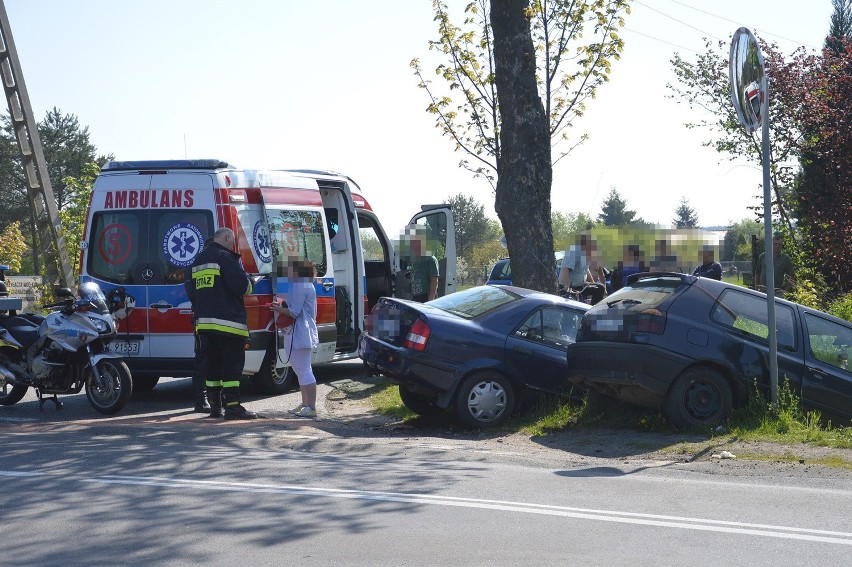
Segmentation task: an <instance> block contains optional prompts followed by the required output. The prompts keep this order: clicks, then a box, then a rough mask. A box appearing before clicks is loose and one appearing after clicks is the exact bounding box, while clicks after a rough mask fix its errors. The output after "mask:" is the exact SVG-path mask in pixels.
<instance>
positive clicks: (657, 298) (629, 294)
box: [604, 276, 683, 306]
mask: <svg viewBox="0 0 852 567" xmlns="http://www.w3.org/2000/svg"><path fill="white" fill-rule="evenodd" d="M682 283H683V281H682V280H681V279H680V278H678V277H673V276H668V277H659V278H644V279H641V280H638V281H636V282H633V283H631V284H628V285H626V286H624V287H623V288H621V289H620V290H618V291H616V292H615V293H613V294H612V295H610V296H609V297H607V298H606V300H604V301H605V303H606V304H607V305H608V306H614V305H617V304H618V303H624V302H629V303H637V304H638V303H641V304H642V305H643V306H657V305H660V304H661V303H662V302H663V301H665V300H666V299H667V298H668V297H669V296H670V295H671V294H672V293H673V292H674V291H675V290H676V289H677V288H678V286H680V285H681V284H682Z"/></svg>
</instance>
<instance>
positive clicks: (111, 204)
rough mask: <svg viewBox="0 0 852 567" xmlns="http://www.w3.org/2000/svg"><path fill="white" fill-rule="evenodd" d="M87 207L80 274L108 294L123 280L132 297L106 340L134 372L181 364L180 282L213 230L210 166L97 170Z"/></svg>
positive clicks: (185, 343) (185, 333)
mask: <svg viewBox="0 0 852 567" xmlns="http://www.w3.org/2000/svg"><path fill="white" fill-rule="evenodd" d="M91 210H92V214H91V218H90V220H89V234H88V245H87V250H85V251H84V260H83V261H84V275H85V277H88V278H90V279H92V280H93V281H96V282H97V283H99V284H101V286H102V289H103V290H104V293H106V294H107V295H109V292H111V291H113V290H117V289H118V288H123V289H124V290H125V291H126V293H127V294H128V295H129V296H131V297H132V298H133V299H134V300H135V304H136V305H135V308H134V309H133V311H132V312H131V313H130V316H129V317H128V318H127V319H124V320H122V321H120V324H119V336H118V339H117V340H115V341H113V342H112V343H110V346H109V348H110V349H111V350H112V351H113V352H118V353H121V354H124V355H126V356H127V357H128V362H129V364H130V366H131V369H132V370H133V372H134V375H137V374H138V375H148V376H171V375H175V373H176V372H183V371H185V370H186V369H187V368H189V366H191V361H192V359H193V358H194V337H193V332H192V310H191V304H190V303H189V300H188V298H187V295H186V291H185V289H184V286H183V283H184V278H185V272H186V269H187V268H188V267H189V266H191V265H192V262H193V261H194V260H195V257H196V256H197V255H198V253H199V252H200V250H201V246H202V244H203V242H204V239H205V238H207V237H208V236H212V234H213V232H214V230H215V227H214V223H213V210H214V203H213V181H212V177H211V173H209V172H198V173H193V172H177V173H172V172H166V171H164V170H159V171H156V172H151V173H148V172H146V171H127V172H124V171H118V172H115V173H109V174H102V175H101V176H100V177H99V178H98V180H97V182H96V184H95V189H94V192H93V196H92V203H91ZM153 359H157V360H156V361H155V360H153ZM178 375H181V374H180V373H178Z"/></svg>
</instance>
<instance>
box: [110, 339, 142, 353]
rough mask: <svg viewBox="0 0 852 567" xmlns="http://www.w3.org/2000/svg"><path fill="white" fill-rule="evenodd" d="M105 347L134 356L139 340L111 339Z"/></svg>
mask: <svg viewBox="0 0 852 567" xmlns="http://www.w3.org/2000/svg"><path fill="white" fill-rule="evenodd" d="M107 348H108V349H109V351H110V352H114V353H116V354H125V355H127V356H136V355H138V354H139V341H112V342H111V343H109V344H108V345H107Z"/></svg>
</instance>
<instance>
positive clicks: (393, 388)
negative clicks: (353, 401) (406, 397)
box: [370, 380, 418, 421]
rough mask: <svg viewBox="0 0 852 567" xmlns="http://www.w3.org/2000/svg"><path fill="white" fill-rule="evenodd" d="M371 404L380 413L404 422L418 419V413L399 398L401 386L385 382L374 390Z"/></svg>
mask: <svg viewBox="0 0 852 567" xmlns="http://www.w3.org/2000/svg"><path fill="white" fill-rule="evenodd" d="M370 404H371V405H372V406H373V409H375V410H376V411H378V412H379V413H383V414H385V415H389V416H391V417H395V418H397V419H401V420H403V421H410V420H412V419H416V418H417V417H418V415H417V414H416V413H414V412H413V411H411V410H410V409H408V408H407V407H405V405H404V404H403V403H402V399H401V398H400V397H399V386H397V385H396V384H392V383H391V382H388V381H384V380H383V381H382V382H380V383H379V384H378V386H377V387H376V388H375V389H374V391H373V393H372V394H371V395H370Z"/></svg>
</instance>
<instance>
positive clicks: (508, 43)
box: [491, 0, 557, 293]
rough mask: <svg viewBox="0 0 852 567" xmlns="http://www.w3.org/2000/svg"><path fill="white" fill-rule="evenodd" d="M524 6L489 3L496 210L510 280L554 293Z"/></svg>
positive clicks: (546, 156)
mask: <svg viewBox="0 0 852 567" xmlns="http://www.w3.org/2000/svg"><path fill="white" fill-rule="evenodd" d="M528 9H529V2H528V1H527V0H492V2H491V27H492V30H493V32H494V61H495V70H496V73H495V76H496V79H495V81H496V85H497V99H498V101H499V105H500V117H501V129H500V142H501V145H502V146H501V152H500V155H499V157H498V160H497V189H496V193H497V198H496V204H495V208H496V210H497V216H498V217H499V218H500V222H501V223H502V225H503V232H504V234H505V235H506V243H507V246H508V249H509V257H510V258H511V259H512V282H513V283H514V284H515V285H518V286H521V287H527V288H531V289H536V290H540V291H546V292H550V293H554V292H555V291H556V281H557V280H556V272H555V271H554V270H555V265H554V258H553V229H552V227H551V220H550V189H551V183H552V180H553V174H552V167H551V163H550V134H549V131H548V122H547V116H546V115H545V113H544V106H543V104H542V102H541V97H540V96H539V94H538V87H537V85H536V79H535V69H536V58H535V51H534V49H533V42H532V35H531V32H530V22H529V19H528V17H527V10H528Z"/></svg>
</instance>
